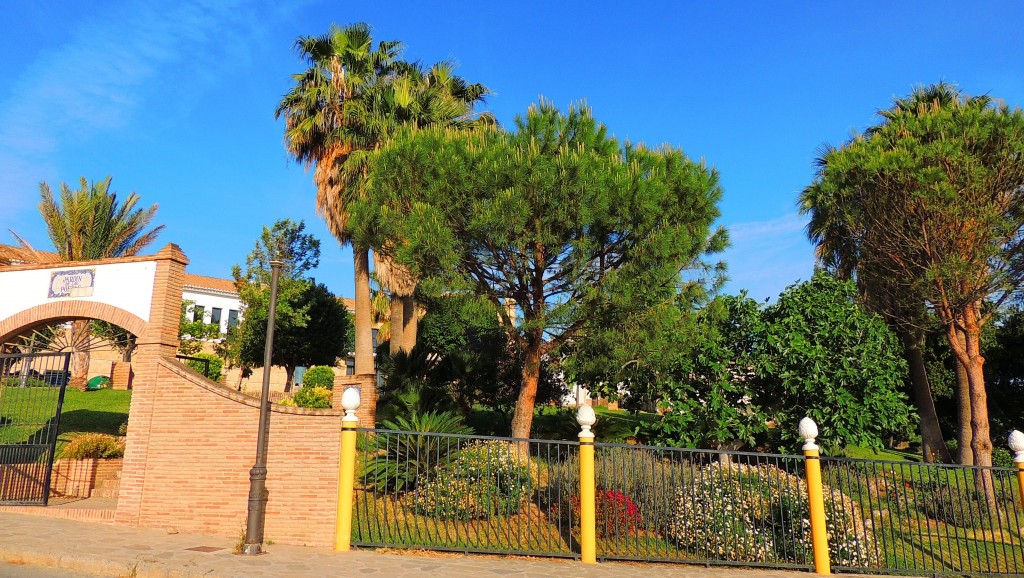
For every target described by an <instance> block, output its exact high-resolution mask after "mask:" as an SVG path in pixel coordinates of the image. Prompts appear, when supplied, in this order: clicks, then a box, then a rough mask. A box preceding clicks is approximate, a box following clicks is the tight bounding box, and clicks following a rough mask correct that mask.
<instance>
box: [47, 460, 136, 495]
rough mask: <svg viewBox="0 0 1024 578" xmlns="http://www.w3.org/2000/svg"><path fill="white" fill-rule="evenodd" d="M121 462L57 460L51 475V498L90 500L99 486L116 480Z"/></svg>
mask: <svg viewBox="0 0 1024 578" xmlns="http://www.w3.org/2000/svg"><path fill="white" fill-rule="evenodd" d="M120 472H121V460H120V459H116V460H97V459H91V458H90V459H83V460H55V461H54V462H53V473H52V474H51V475H50V497H79V498H88V497H89V495H90V494H91V493H92V490H93V489H94V488H95V487H96V485H97V484H99V483H100V482H102V481H104V480H114V479H116V478H117V476H118V475H119V474H120Z"/></svg>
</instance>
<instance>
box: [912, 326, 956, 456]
mask: <svg viewBox="0 0 1024 578" xmlns="http://www.w3.org/2000/svg"><path fill="white" fill-rule="evenodd" d="M899 334H900V339H901V340H902V341H903V353H904V355H905V356H906V358H907V364H908V365H909V366H910V385H911V390H912V392H913V394H914V404H915V405H917V411H918V414H919V415H920V418H921V424H920V427H921V454H922V457H923V458H924V461H925V462H926V463H932V462H935V461H939V462H946V463H948V462H950V461H952V460H951V458H950V455H949V450H948V449H947V448H946V443H945V441H944V440H943V439H942V429H941V428H940V427H939V416H938V414H937V413H936V412H935V401H934V400H933V398H932V387H931V383H930V382H929V381H928V371H927V370H926V369H925V364H924V354H923V352H922V351H921V342H922V336H921V335H920V332H918V334H917V335H915V334H913V333H912V332H911V331H910V330H908V329H900V331H899Z"/></svg>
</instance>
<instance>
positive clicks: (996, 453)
mask: <svg viewBox="0 0 1024 578" xmlns="http://www.w3.org/2000/svg"><path fill="white" fill-rule="evenodd" d="M992 465H993V466H994V467H997V468H1014V467H1016V466H1015V465H1014V464H1013V453H1012V452H1011V451H1010V450H1008V449H1006V448H1001V447H1000V448H993V450H992Z"/></svg>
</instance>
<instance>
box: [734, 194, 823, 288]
mask: <svg viewBox="0 0 1024 578" xmlns="http://www.w3.org/2000/svg"><path fill="white" fill-rule="evenodd" d="M806 225H807V219H806V218H804V217H801V216H800V215H799V214H797V213H789V214H786V215H783V216H781V217H778V218H775V219H771V220H768V221H748V222H744V223H734V224H732V225H727V227H726V228H728V229H729V238H730V240H731V241H732V246H731V247H730V248H729V249H728V250H726V251H725V253H724V254H723V257H722V258H723V259H724V260H725V262H726V263H728V265H729V271H728V274H729V283H728V285H727V287H726V291H728V292H730V293H737V292H739V290H740V289H746V290H747V291H748V292H749V294H750V296H751V297H753V298H754V299H758V300H764V299H767V298H770V299H775V298H776V297H778V294H779V293H780V292H781V291H782V290H783V289H785V288H786V287H787V286H788V285H791V284H793V283H794V282H796V281H797V280H799V279H803V280H806V279H809V278H810V276H811V274H812V273H813V271H814V251H813V248H812V247H811V244H810V243H809V242H808V241H807V237H806V235H805V234H804V227H805V226H806Z"/></svg>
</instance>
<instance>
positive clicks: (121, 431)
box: [117, 420, 128, 436]
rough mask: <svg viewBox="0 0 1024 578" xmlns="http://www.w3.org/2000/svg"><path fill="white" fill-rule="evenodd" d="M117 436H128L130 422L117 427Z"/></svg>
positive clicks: (126, 421)
mask: <svg viewBox="0 0 1024 578" xmlns="http://www.w3.org/2000/svg"><path fill="white" fill-rule="evenodd" d="M117 435H119V436H126V435H128V420H125V421H124V422H122V423H121V425H119V426H117Z"/></svg>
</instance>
